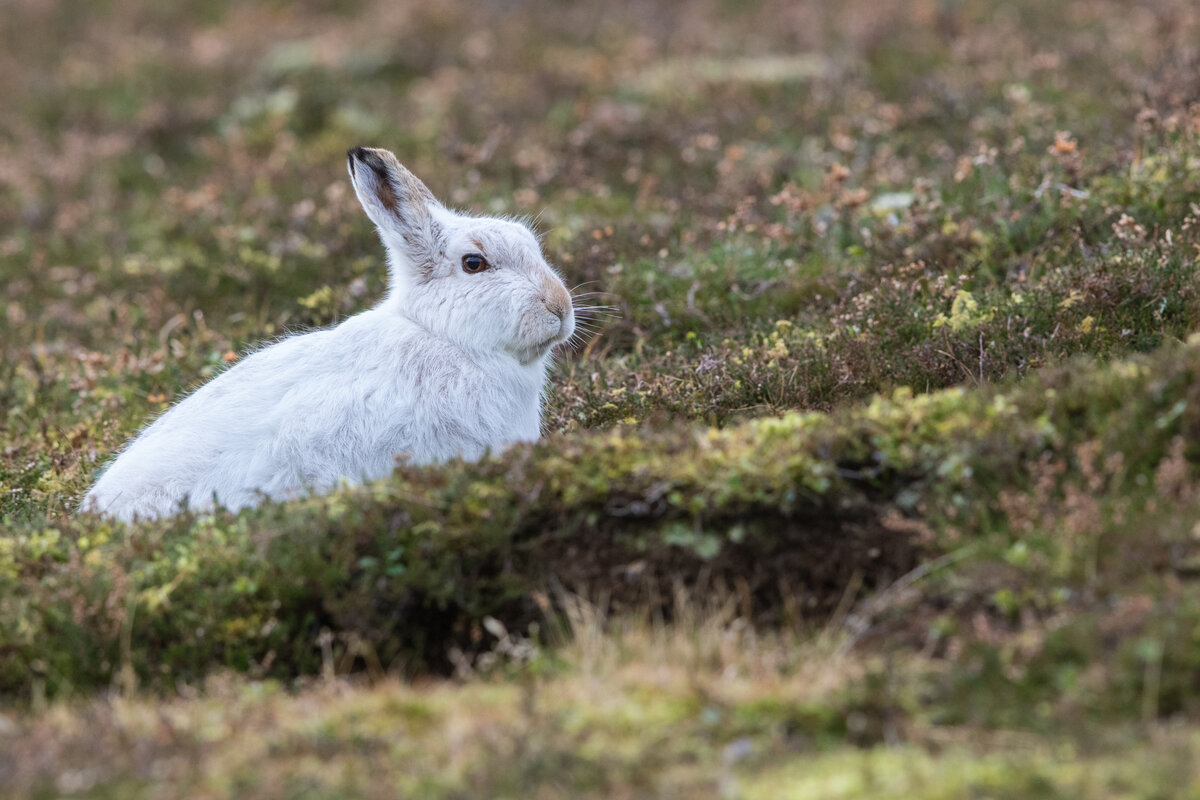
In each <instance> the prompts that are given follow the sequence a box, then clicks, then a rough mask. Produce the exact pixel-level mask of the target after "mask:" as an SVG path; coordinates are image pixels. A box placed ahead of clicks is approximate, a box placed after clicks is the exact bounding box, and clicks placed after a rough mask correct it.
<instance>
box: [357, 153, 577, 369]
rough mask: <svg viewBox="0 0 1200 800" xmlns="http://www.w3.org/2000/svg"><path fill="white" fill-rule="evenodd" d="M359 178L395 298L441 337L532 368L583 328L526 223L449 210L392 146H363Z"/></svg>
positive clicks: (362, 198) (398, 306) (361, 197)
mask: <svg viewBox="0 0 1200 800" xmlns="http://www.w3.org/2000/svg"><path fill="white" fill-rule="evenodd" d="M347 161H348V165H349V169H350V179H351V181H353V183H354V191H355V193H356V194H357V195H358V199H359V202H361V203H362V206H363V209H364V210H365V211H366V212H367V216H368V217H370V218H371V221H372V222H374V223H375V227H376V228H378V229H379V238H380V239H381V240H383V245H384V247H385V248H387V253H388V266H389V272H390V279H391V286H390V289H389V293H388V300H387V302H388V303H389V304H390V305H391V306H393V307H394V308H395V309H396V310H397V312H398V313H403V314H404V315H405V316H408V317H409V318H411V319H412V320H413V321H415V322H417V323H419V324H420V325H422V326H424V327H425V328H426V329H427V330H429V331H430V332H431V333H433V334H435V335H437V336H439V337H442V338H445V339H448V340H450V341H453V342H455V343H457V344H459V345H462V346H464V347H467V348H468V349H473V350H504V351H507V352H509V353H511V354H512V355H513V356H514V357H515V358H517V359H518V360H519V361H521V362H522V363H524V364H531V363H534V362H536V361H538V360H540V359H542V358H543V357H544V356H546V355H547V354H548V353H549V352H550V351H551V350H552V349H553V348H554V346H555V345H557V344H560V343H562V342H565V341H566V340H567V339H569V338H570V336H571V334H572V333H573V332H574V330H575V312H574V309H573V308H572V304H571V295H570V293H569V292H568V291H567V287H566V286H565V285H564V284H563V282H562V278H561V277H559V275H558V273H557V272H555V270H554V268H553V267H551V266H550V265H549V264H548V263H546V259H545V258H544V257H543V256H542V251H541V247H540V246H539V245H538V240H537V237H535V236H534V235H533V233H532V232H531V231H530V230H529V228H527V227H525V226H524V225H522V224H520V223H517V222H511V221H509V220H504V219H496V218H493V217H471V216H467V215H465V214H459V213H457V212H454V211H451V210H449V209H447V208H446V207H445V206H443V205H442V204H441V203H439V202H438V201H437V199H436V198H434V196H433V193H432V192H430V191H429V189H427V188H426V187H425V184H423V183H421V181H420V180H418V179H417V177H416V176H415V175H413V174H412V173H411V172H409V171H408V170H407V169H405V168H404V167H403V166H401V164H400V162H399V161H397V160H396V157H395V156H394V155H392V154H391V153H389V152H388V151H387V150H377V149H373V148H367V147H355V148H354V149H352V150H351V151H350V152H349V153H348V154H347Z"/></svg>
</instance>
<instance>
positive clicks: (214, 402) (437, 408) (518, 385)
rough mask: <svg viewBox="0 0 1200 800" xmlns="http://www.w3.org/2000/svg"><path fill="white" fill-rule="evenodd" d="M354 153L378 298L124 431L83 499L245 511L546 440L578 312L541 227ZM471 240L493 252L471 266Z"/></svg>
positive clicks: (368, 152) (152, 508)
mask: <svg viewBox="0 0 1200 800" xmlns="http://www.w3.org/2000/svg"><path fill="white" fill-rule="evenodd" d="M348 163H349V169H350V177H351V180H352V182H353V184H354V189H355V192H356V193H357V195H358V198H359V201H360V202H361V203H362V205H363V208H364V210H365V211H366V212H367V215H368V216H369V217H370V218H371V220H372V221H373V222H374V223H375V226H376V228H377V229H378V231H379V236H380V238H381V239H382V241H383V244H384V247H385V248H386V250H387V254H388V264H389V284H390V285H389V290H388V294H387V296H386V297H385V298H384V300H383V301H382V302H380V304H379V305H377V306H375V307H374V308H372V309H370V310H368V311H364V312H362V313H360V314H358V315H356V316H353V317H351V318H349V319H347V320H346V321H345V322H343V323H341V324H340V325H337V326H336V327H333V328H329V329H325V330H318V331H313V332H311V333H305V334H302V335H295V336H291V337H288V338H286V339H283V340H282V341H279V342H277V343H275V344H272V345H270V346H268V347H265V348H263V349H261V350H258V351H257V352H255V353H253V354H251V355H249V356H247V357H246V358H244V359H243V360H242V361H241V362H239V363H238V364H237V365H235V366H234V367H232V368H231V369H229V370H227V371H225V372H224V373H222V374H221V375H219V376H218V377H216V378H214V379H213V380H212V381H210V382H209V383H207V384H205V385H204V386H202V387H200V388H199V389H198V390H196V391H195V392H194V393H193V394H191V395H190V396H189V397H187V398H186V399H185V400H183V401H182V402H180V403H179V404H177V405H176V406H174V407H173V408H171V409H170V410H169V411H167V412H166V413H165V414H163V415H162V416H161V417H159V418H158V419H157V420H156V421H155V422H154V423H153V424H151V425H150V426H149V427H147V428H146V429H145V430H143V431H142V432H141V434H139V435H138V436H137V437H136V438H135V439H133V440H132V441H131V442H130V443H129V444H128V446H126V448H125V449H124V451H123V452H122V453H121V454H120V455H119V456H118V457H117V458H116V460H115V461H113V463H112V464H111V465H110V466H109V467H108V469H107V470H106V471H105V472H104V474H103V475H102V476H101V477H100V479H99V480H98V481H97V482H96V485H95V486H93V487H92V489H91V491H89V492H88V494H87V496H86V497H84V500H83V504H82V509H83V510H87V511H97V512H100V513H102V514H105V515H108V516H112V517H116V518H118V519H122V520H132V519H134V518H150V517H158V516H163V515H167V514H171V513H174V512H176V511H178V510H180V509H181V508H182V507H184V506H186V507H188V508H191V509H194V510H201V511H203V510H208V509H211V508H212V507H213V504H214V502H216V503H218V504H220V505H222V506H224V507H226V508H230V509H238V508H243V507H246V506H251V505H254V504H256V503H258V502H259V501H261V500H262V499H263V498H264V497H269V498H273V499H286V498H290V497H295V496H298V495H301V494H304V493H306V492H309V491H323V490H327V489H329V488H331V487H333V486H335V485H336V484H337V483H338V482H339V481H342V480H347V481H350V482H357V481H361V480H368V479H372V478H378V477H382V476H384V475H387V474H389V473H390V472H391V471H392V469H393V468H394V467H395V464H396V460H397V459H398V458H407V459H408V460H409V461H410V462H412V463H418V464H423V463H431V462H437V461H444V460H446V459H451V458H455V457H461V458H466V459H477V458H479V457H480V456H482V455H483V454H484V453H485V452H487V451H489V450H491V451H493V452H494V451H498V450H500V449H502V448H504V447H506V446H508V445H510V444H512V443H514V442H521V441H532V440H535V439H537V438H538V436H539V435H540V432H541V406H542V394H543V390H544V387H545V383H546V372H547V367H548V365H549V359H550V353H551V351H552V350H553V348H554V347H555V346H556V345H557V344H560V343H562V342H564V341H566V340H567V339H568V338H569V337H570V336H571V334H572V332H573V331H574V327H575V314H574V309H573V308H572V303H571V298H570V294H569V293H568V292H567V289H566V287H565V286H564V285H563V282H562V279H561V278H560V276H559V275H558V274H557V273H556V272H555V271H554V269H553V268H552V267H551V266H550V265H549V264H547V263H546V261H545V259H544V258H543V256H542V253H541V249H540V247H539V245H538V241H537V239H536V238H535V237H534V235H533V234H532V233H531V232H530V231H529V229H528V228H526V227H525V226H524V225H521V224H519V223H515V222H511V221H507V220H501V219H494V218H480V217H471V216H467V215H463V214H460V213H456V212H454V211H451V210H449V209H447V208H445V207H444V206H442V205H441V204H440V203H438V201H437V200H435V199H434V197H433V195H432V194H431V193H430V192H429V190H428V189H427V188H426V187H425V185H424V184H422V183H421V182H420V181H419V180H418V179H417V178H416V177H414V176H413V175H412V174H411V173H410V172H408V170H406V169H405V168H404V167H402V166H401V165H400V163H399V162H398V161H396V159H395V157H394V156H393V155H392V154H391V153H389V152H387V151H386V150H374V149H367V148H354V149H353V150H351V151H350V153H349V154H348ZM468 255H472V256H473V255H479V256H482V258H483V259H485V260H486V263H487V264H488V265H489V267H488V268H486V269H485V270H484V271H482V272H478V273H469V272H467V270H466V268H465V267H464V258H465V257H466V256H468ZM478 265H479V262H476V261H474V260H472V261H471V262H470V266H472V267H477V266H478Z"/></svg>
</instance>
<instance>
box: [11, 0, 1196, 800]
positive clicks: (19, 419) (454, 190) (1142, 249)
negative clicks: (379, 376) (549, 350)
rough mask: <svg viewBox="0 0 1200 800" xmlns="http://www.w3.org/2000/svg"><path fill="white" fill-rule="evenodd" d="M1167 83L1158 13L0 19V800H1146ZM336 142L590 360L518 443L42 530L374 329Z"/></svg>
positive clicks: (1191, 582)
mask: <svg viewBox="0 0 1200 800" xmlns="http://www.w3.org/2000/svg"><path fill="white" fill-rule="evenodd" d="M1197 41H1200V11H1198V10H1197V9H1196V8H1195V7H1194V4H1193V3H1191V2H1189V0H1150V1H1149V2H1144V3H1139V4H1137V5H1136V7H1130V5H1129V4H1127V3H1121V2H1117V1H1116V0H1074V2H1066V1H1065V0H1064V1H1063V2H1046V0H1037V1H1036V2H1035V0H1015V2H1011V3H1005V4H996V3H990V2H983V0H955V1H953V2H951V1H949V0H942V1H940V2H938V1H935V0H919V1H918V2H899V0H896V2H891V1H890V0H884V1H883V2H880V1H879V0H851V2H832V1H830V2H825V0H807V1H806V2H803V3H796V2H778V3H775V2H761V3H753V4H730V3H723V2H711V3H705V2H694V3H679V4H650V3H645V2H630V3H623V4H618V5H613V4H611V3H594V2H588V3H573V4H560V3H554V2H550V0H529V1H528V2H522V3H518V4H515V5H514V4H497V5H496V6H494V7H493V6H484V7H480V6H479V4H458V3H439V4H430V3H426V4H408V3H391V2H370V0H361V1H360V2H350V3H330V2H321V1H320V0H309V1H308V2H301V3H288V4H280V3H266V4H232V3H224V2H220V0H189V1H188V2H179V3H173V4H170V5H163V4H159V3H152V2H136V1H135V2H122V3H121V4H119V5H118V4H111V3H93V4H87V5H84V6H80V5H78V4H67V3H54V2H47V3H32V2H30V3H12V4H8V5H6V6H5V7H4V8H3V9H2V10H0V98H3V101H4V102H3V103H0V277H2V279H3V280H2V281H0V350H2V352H3V362H2V365H0V526H2V531H0V793H8V794H12V795H15V796H35V797H51V796H63V795H66V796H86V797H114V798H116V797H121V798H125V797H226V796H253V797H345V796H363V797H394V796H396V795H397V794H398V793H399V794H401V795H403V796H414V797H478V796H496V797H514V798H515V797H546V798H555V797H578V796H593V797H641V796H660V795H661V796H669V797H764V798H766V797H772V798H774V797H796V798H810V797H812V798H865V797H872V798H875V797H897V798H901V797H903V798H918V797H919V798H950V797H993V798H995V797H1012V798H1030V797H1079V796H1092V797H1164V798H1165V797H1190V796H1194V793H1195V791H1196V790H1194V789H1192V788H1190V787H1192V786H1193V785H1194V784H1196V783H1197V779H1200V760H1198V759H1197V757H1196V756H1195V755H1194V753H1195V752H1196V751H1197V747H1198V746H1200V678H1198V677H1197V676H1200V583H1197V582H1196V579H1197V576H1200V481H1198V480H1197V475H1196V464H1197V462H1198V461H1200V388H1198V387H1200V339H1198V338H1195V337H1193V332H1195V331H1196V330H1197V327H1198V324H1200V277H1198V276H1197V271H1196V263H1197V258H1198V257H1200V50H1198V49H1197V47H1196V45H1195V42H1197ZM355 144H370V145H378V146H384V147H388V148H390V149H392V150H394V151H396V152H397V154H398V155H399V156H400V158H401V160H402V161H404V162H405V163H406V164H407V165H408V166H410V167H411V168H412V169H413V170H414V171H415V172H416V173H417V174H418V175H420V176H421V177H422V178H423V179H424V180H425V181H426V182H427V183H428V184H429V186H430V187H431V188H432V189H433V190H434V192H435V193H437V194H439V196H442V197H445V198H447V199H448V200H449V201H451V202H452V203H454V204H455V205H457V206H460V207H463V208H469V209H472V210H474V211H477V212H489V213H508V214H529V215H536V217H537V222H536V225H537V227H538V228H539V230H541V231H542V232H544V233H545V234H546V248H547V254H548V256H549V257H550V259H551V261H553V262H554V263H556V264H558V265H559V266H560V267H561V269H562V271H563V272H564V273H565V274H566V275H567V277H568V281H569V283H570V285H573V286H577V287H578V289H577V292H578V293H581V294H588V293H592V294H588V297H587V300H588V301H589V302H595V303H597V304H603V305H610V306H614V307H615V308H616V313H614V314H613V315H611V316H608V317H604V318H602V319H600V320H599V321H598V325H597V327H598V329H599V330H598V331H597V333H596V335H595V336H593V337H592V338H590V339H589V340H588V341H586V342H585V343H584V344H583V345H582V346H580V347H579V348H578V349H577V350H575V351H573V352H570V353H564V354H563V358H562V359H561V361H560V363H559V364H558V366H557V368H556V370H555V372H554V375H553V389H552V391H551V396H550V405H549V413H548V420H547V436H546V437H545V439H544V441H543V442H542V443H539V444H538V445H536V446H533V447H529V448H522V449H518V450H516V451H514V452H513V453H511V454H507V455H506V456H505V458H504V460H503V461H498V460H497V461H485V462H483V463H480V464H471V465H464V464H449V465H445V466H443V467H438V468H433V469H424V470H417V469H408V468H406V469H401V470H399V471H398V472H397V473H396V475H395V476H394V477H393V479H391V480H389V481H385V482H382V483H380V484H377V485H372V486H368V487H362V488H358V489H353V490H347V491H344V492H341V493H338V494H335V495H331V496H329V497H325V498H314V499H310V500H305V501H299V502H296V503H291V504H287V505H269V506H266V507H264V508H262V509H258V510H255V511H251V512H246V513H243V514H241V515H239V516H233V515H226V514H221V515H217V516H215V517H209V518H192V517H186V516H185V517H180V518H176V519H172V520H167V521H162V522H158V523H154V524H146V525H139V526H135V527H130V528H126V527H122V526H116V525H113V524H111V523H108V522H105V521H103V520H99V519H95V518H90V517H83V518H80V517H76V516H74V514H73V513H72V512H73V509H74V507H75V505H76V503H77V502H78V499H79V497H80V496H81V495H82V493H83V492H84V491H85V490H86V488H87V486H88V485H89V482H90V481H91V479H92V477H93V475H94V474H95V472H96V471H97V470H98V469H100V468H101V467H102V466H103V464H104V461H105V459H106V458H107V456H108V455H109V454H110V453H111V452H112V451H113V450H114V449H116V448H117V447H119V446H120V444H121V443H122V442H123V441H124V440H125V439H126V438H127V437H128V436H129V435H131V434H132V433H133V432H135V431H136V430H137V429H138V428H139V427H140V426H141V425H142V424H143V423H144V422H145V420H146V419H148V418H149V417H151V416H152V415H154V414H156V413H158V412H160V411H161V410H162V409H164V408H166V407H168V406H169V404H170V403H172V402H174V401H176V400H178V399H179V398H180V397H181V396H183V395H184V394H185V393H186V392H187V391H188V390H189V389H190V388H192V387H194V386H196V385H198V384H199V383H200V382H202V381H204V380H205V379H207V378H208V377H211V376H212V375H213V374H215V373H216V372H217V371H219V370H220V369H222V368H223V367H224V366H225V365H227V364H228V363H230V362H231V361H235V360H236V359H237V358H238V355H239V353H241V352H244V351H245V350H246V349H247V348H249V347H251V346H252V345H253V344H254V343H255V342H258V341H261V340H263V339H267V338H270V337H273V336H278V335H281V334H283V333H285V332H287V331H289V330H295V329H300V328H304V327H306V326H315V325H326V324H330V323H333V322H336V321H338V320H340V319H344V318H345V317H346V316H347V315H349V314H352V313H354V312H356V311H358V310H361V309H363V308H365V307H368V306H369V305H370V304H371V303H372V302H374V301H375V299H377V298H378V296H379V294H380V292H381V290H382V288H383V280H384V272H383V268H382V263H381V258H380V248H379V245H378V243H377V241H376V240H375V238H374V234H373V232H372V230H371V228H370V225H369V223H368V222H367V221H366V219H365V217H364V216H363V214H362V213H361V211H360V210H359V208H358V207H357V204H356V202H355V200H354V197H353V193H352V192H351V191H350V189H349V184H348V180H347V178H346V176H345V174H344V168H343V161H344V153H345V150H346V148H347V147H348V146H351V145H355ZM1189 792H1192V793H1193V794H1189Z"/></svg>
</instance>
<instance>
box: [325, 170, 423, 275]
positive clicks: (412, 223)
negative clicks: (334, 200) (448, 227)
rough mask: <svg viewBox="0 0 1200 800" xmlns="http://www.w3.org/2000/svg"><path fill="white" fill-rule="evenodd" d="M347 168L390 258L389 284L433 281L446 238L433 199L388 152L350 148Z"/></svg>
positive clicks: (419, 182) (415, 177)
mask: <svg viewBox="0 0 1200 800" xmlns="http://www.w3.org/2000/svg"><path fill="white" fill-rule="evenodd" d="M346 165H347V167H348V168H349V170H350V180H351V182H352V183H353V184H354V193H355V194H357V195H358V201H359V202H360V203H362V207H363V210H364V211H366V212H367V216H368V217H370V218H371V221H372V222H374V223H375V227H376V228H378V229H379V238H380V239H382V240H383V244H384V247H386V248H387V249H388V254H389V255H390V256H391V258H390V262H391V268H392V281H393V284H395V283H396V282H397V281H400V282H402V283H407V282H408V281H409V280H411V279H412V278H414V277H415V278H418V279H422V278H423V279H428V278H431V277H433V270H434V268H435V267H436V266H437V263H438V261H439V259H440V257H441V256H442V255H443V253H444V252H445V235H444V233H443V232H442V228H441V226H440V225H439V224H438V222H437V220H436V219H435V218H434V213H435V209H441V208H442V205H441V204H440V203H439V202H438V201H437V199H436V198H434V196H433V193H432V192H430V191H429V189H428V188H427V187H426V186H425V184H423V183H421V181H420V179H419V178H417V176H416V175H413V174H412V173H411V172H409V171H408V170H407V169H405V168H404V167H403V166H402V165H401V164H400V162H399V161H397V160H396V157H395V156H394V155H392V154H391V153H390V152H388V151H387V150H380V149H376V148H372V147H354V148H351V150H350V151H349V152H348V153H346ZM406 271H407V272H409V274H407V275H405V274H403V273H404V272H406ZM398 273H399V274H398Z"/></svg>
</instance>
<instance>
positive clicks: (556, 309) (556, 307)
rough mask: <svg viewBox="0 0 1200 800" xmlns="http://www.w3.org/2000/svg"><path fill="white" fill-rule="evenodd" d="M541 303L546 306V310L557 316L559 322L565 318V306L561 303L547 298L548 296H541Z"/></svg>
mask: <svg viewBox="0 0 1200 800" xmlns="http://www.w3.org/2000/svg"><path fill="white" fill-rule="evenodd" d="M542 305H544V306H545V307H546V310H547V311H549V312H550V313H551V314H553V315H554V316H556V317H558V321H559V322H562V321H563V319H565V318H566V316H567V309H566V308H565V307H563V305H562V304H561V303H555V302H553V301H551V300H549V299H548V298H545V297H543V298H542Z"/></svg>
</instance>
